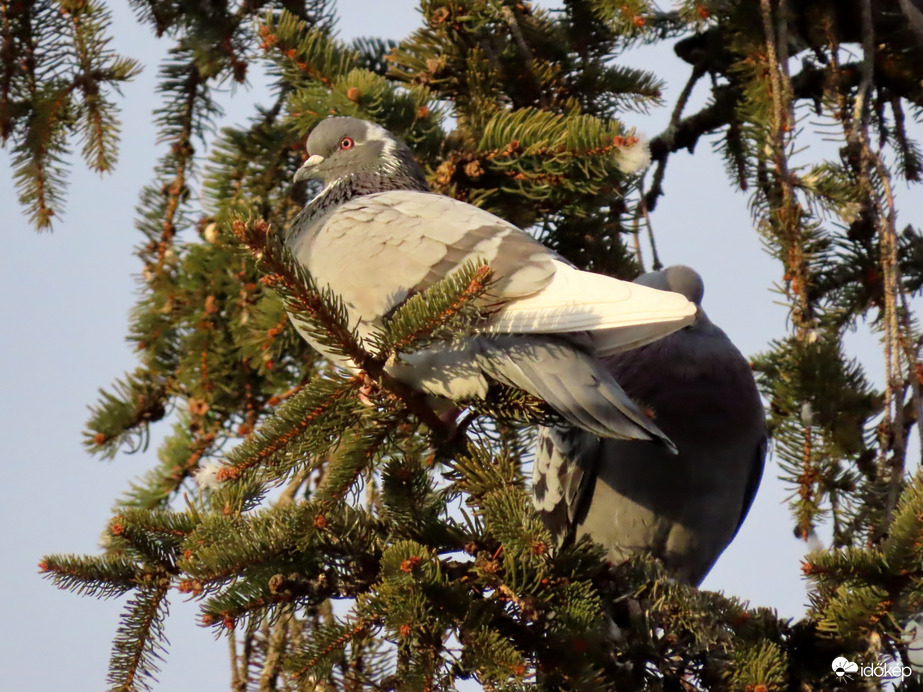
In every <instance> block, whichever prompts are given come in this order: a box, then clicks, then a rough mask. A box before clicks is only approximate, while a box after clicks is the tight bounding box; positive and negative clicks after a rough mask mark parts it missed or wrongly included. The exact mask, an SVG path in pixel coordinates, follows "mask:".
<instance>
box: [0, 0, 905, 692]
mask: <svg viewBox="0 0 923 692" xmlns="http://www.w3.org/2000/svg"><path fill="white" fill-rule="evenodd" d="M113 5H118V7H114V8H113V11H114V12H115V17H116V26H115V31H114V34H115V41H114V46H115V48H116V49H117V50H118V51H119V52H121V53H123V54H126V55H129V56H132V57H135V58H138V59H139V60H140V61H141V62H142V63H143V64H144V65H145V66H146V67H145V70H144V72H143V73H142V75H141V76H140V77H138V78H137V79H136V80H135V81H134V82H133V83H131V84H129V85H127V86H126V87H125V88H124V99H123V100H122V101H121V107H122V109H123V110H122V122H123V140H122V149H121V156H120V160H119V164H118V167H117V170H116V173H115V174H114V175H109V176H105V177H103V178H99V177H98V176H96V175H95V174H91V173H88V172H87V171H85V170H83V169H82V168H81V166H80V164H77V165H75V167H74V171H73V174H72V176H71V185H70V190H69V193H68V203H67V211H66V214H65V215H64V216H63V217H62V218H59V219H58V220H57V222H56V225H55V232H54V233H53V234H42V235H38V234H36V233H34V232H33V231H32V230H31V229H30V228H29V226H28V223H27V221H26V219H25V217H24V216H22V215H21V214H19V212H18V208H17V207H18V205H17V203H16V198H15V194H14V192H13V185H12V182H11V177H10V172H9V158H8V155H7V154H6V152H0V209H2V210H3V211H4V218H5V219H6V220H7V230H6V231H5V232H4V237H5V238H6V241H5V242H6V243H7V246H6V247H7V250H6V251H5V252H4V253H3V259H2V262H0V267H2V271H0V291H2V295H3V296H4V298H3V300H2V301H0V316H2V321H3V324H4V334H5V338H4V339H3V340H2V342H0V362H3V363H4V364H5V366H6V375H5V377H4V396H3V397H2V398H0V458H2V459H3V463H4V468H5V474H4V480H5V483H6V488H7V490H6V493H5V495H6V497H5V498H4V502H3V503H2V504H0V521H2V525H3V526H4V527H5V530H4V531H3V532H2V536H0V551H2V552H0V554H2V555H4V568H3V570H2V572H0V586H2V588H0V621H2V622H3V623H4V624H5V626H6V630H7V637H6V641H5V643H4V645H3V646H2V647H0V670H2V671H3V674H2V678H3V680H2V687H3V688H4V689H9V690H17V691H23V692H51V691H52V690H61V689H66V690H70V691H72V692H82V691H83V690H86V691H90V690H94V691H96V690H99V689H102V688H103V683H104V680H105V675H106V666H107V662H108V656H109V648H110V642H111V639H112V636H113V635H114V633H115V629H116V624H117V618H118V613H119V612H120V610H121V608H122V605H123V603H122V602H121V601H109V602H99V601H96V600H94V599H88V598H82V597H79V596H76V595H74V594H70V593H65V592H59V591H57V590H56V589H54V588H53V587H52V586H51V585H50V584H49V583H47V582H45V581H43V580H42V579H41V578H40V577H39V576H38V573H37V567H36V565H37V563H38V561H39V559H40V558H41V556H42V555H43V554H45V553H66V552H73V553H92V552H96V551H97V541H98V536H99V534H100V532H101V531H102V529H103V527H104V526H105V523H106V521H107V519H108V518H109V517H110V510H111V507H112V504H113V502H114V500H115V499H116V498H117V497H118V496H119V495H120V494H121V492H122V491H123V490H124V489H125V488H127V486H128V483H129V481H130V480H131V479H133V478H135V477H136V476H138V475H140V474H141V473H143V471H144V470H145V469H146V468H147V467H148V466H149V465H150V461H151V459H153V458H154V456H153V455H154V454H155V451H156V444H152V446H151V449H150V450H149V451H148V452H146V453H139V454H136V455H133V456H125V455H122V456H119V457H118V458H117V459H116V460H115V461H112V462H101V461H98V460H96V459H94V458H91V457H90V456H88V455H87V454H86V453H85V452H84V451H83V447H82V444H81V441H82V435H81V431H82V429H83V425H84V423H85V421H86V418H87V413H88V412H87V406H88V405H89V404H92V403H93V402H95V400H96V399H97V388H99V387H107V386H109V384H110V383H111V382H112V380H113V379H114V378H116V377H119V376H121V375H122V374H123V373H124V372H125V371H127V370H131V369H133V368H134V367H135V364H136V363H135V357H134V355H133V354H132V352H131V351H130V349H129V347H128V345H127V344H126V342H125V334H126V332H127V325H128V319H127V317H128V312H129V310H130V308H131V306H132V305H133V303H134V301H135V298H136V290H137V285H136V280H135V275H136V274H137V272H138V271H139V269H140V263H139V261H138V260H137V259H136V258H135V257H134V256H133V254H132V251H133V247H134V246H135V245H136V244H137V243H139V242H140V239H141V235H140V233H138V232H137V231H136V230H135V229H134V226H133V218H134V207H135V204H136V201H137V195H138V192H139V191H140V189H141V187H142V186H143V185H144V184H145V183H147V182H149V180H150V179H151V176H152V170H153V167H154V164H155V162H156V160H157V158H158V156H159V155H160V151H161V150H160V148H158V146H157V145H156V132H155V130H154V128H153V124H152V115H151V113H152V110H153V109H154V108H155V107H156V106H157V101H156V96H155V94H154V85H155V78H156V72H157V64H158V62H159V60H160V58H161V57H162V55H163V53H164V51H165V50H166V49H167V48H168V43H167V42H166V41H158V40H157V39H155V38H154V37H153V36H152V35H150V33H149V31H148V30H147V29H146V28H139V27H137V25H135V24H134V20H133V18H132V17H131V15H130V14H129V13H128V11H127V10H126V9H125V8H124V5H122V4H121V3H113ZM382 6H383V3H378V2H374V1H372V0H342V1H341V2H340V3H339V7H340V17H341V19H340V24H339V27H340V33H341V36H342V37H343V38H347V39H350V38H352V37H355V36H362V35H379V36H385V37H391V38H395V39H398V38H401V37H403V36H405V35H406V34H407V33H409V31H410V30H412V29H413V28H414V27H415V26H416V25H417V24H418V19H419V14H418V13H417V11H416V10H415V4H414V3H413V2H411V1H410V0H401V1H397V0H394V1H392V2H389V3H387V6H388V10H387V12H382V10H381V7H382ZM624 62H627V63H629V64H633V65H635V66H638V67H644V68H646V69H650V70H652V71H654V72H655V73H657V74H659V75H661V76H662V77H664V78H666V79H668V80H669V89H668V92H667V103H668V104H670V103H672V101H673V100H674V99H675V97H676V95H677V94H678V92H679V90H680V89H681V88H682V85H683V81H684V79H685V77H686V74H687V72H686V66H685V65H684V64H683V63H681V62H679V61H678V59H676V58H675V57H674V56H673V53H672V50H671V48H670V47H669V46H667V45H664V46H660V47H658V48H656V49H644V50H641V51H636V52H634V53H633V54H631V55H630V56H628V57H627V58H626V59H625V60H624ZM699 96H701V94H699ZM260 97H261V92H260V90H253V91H250V92H245V91H241V90H238V91H237V93H235V94H230V93H229V94H226V95H225V97H224V98H223V103H224V105H225V107H226V109H227V111H228V112H227V119H228V121H229V122H239V121H241V120H242V119H243V118H245V117H246V116H247V115H249V114H250V112H251V108H252V104H253V103H254V101H255V100H259V99H260ZM698 102H699V103H700V102H701V100H700V101H698ZM695 103H697V102H694V103H693V106H695ZM668 118H669V109H668V108H667V107H665V108H662V109H658V110H657V111H655V112H653V113H651V114H650V115H637V116H635V115H632V114H629V115H627V116H626V118H625V122H626V123H627V124H628V125H634V126H637V127H638V128H639V130H641V131H642V132H646V133H647V134H649V135H654V134H657V133H658V132H660V131H661V130H662V129H663V127H664V125H665V124H666V122H667V121H668ZM811 146H812V147H814V149H809V154H810V151H814V150H815V149H816V148H817V147H823V146H824V145H823V144H822V143H821V142H820V140H819V139H817V140H816V142H815V143H814V144H812V145H811ZM666 192H667V195H666V197H665V198H663V199H662V200H661V202H660V205H659V206H658V209H657V211H656V212H655V213H654V214H653V223H654V228H655V232H656V237H657V242H658V248H659V251H660V255H661V259H662V260H663V261H664V262H665V263H666V264H678V263H683V264H689V265H691V266H693V267H695V268H696V269H698V270H699V272H700V273H701V274H702V275H703V277H704V279H705V284H706V295H705V301H704V304H705V308H706V310H707V311H708V313H709V315H710V317H711V319H712V320H713V321H714V322H716V323H717V324H719V325H720V326H721V327H722V328H723V329H724V330H725V331H726V332H727V333H728V334H729V335H730V337H731V338H732V339H733V340H734V341H735V343H737V345H738V346H739V347H740V349H741V351H743V352H744V354H748V355H750V354H754V353H756V352H759V351H761V350H763V349H764V348H765V346H766V344H767V343H768V341H769V340H770V339H772V338H778V337H781V336H783V335H784V334H785V330H786V324H785V309H784V308H783V307H782V306H781V305H779V304H777V302H776V301H777V299H778V296H777V295H776V294H775V293H773V292H771V291H770V288H771V286H772V285H773V283H774V282H776V281H778V280H779V279H780V276H781V273H782V271H781V267H780V266H779V265H778V264H777V263H776V262H774V261H773V260H772V259H771V258H770V257H769V256H768V255H767V254H765V252H764V251H763V250H762V248H761V244H760V240H759V238H758V236H757V235H756V233H755V232H754V231H753V229H752V224H751V220H750V217H749V213H748V210H747V201H748V198H747V196H746V195H745V194H741V193H735V192H734V191H733V190H732V188H731V185H730V183H729V182H728V180H727V178H726V176H725V174H724V171H723V166H722V162H721V160H720V158H719V157H717V156H716V155H714V154H713V153H711V152H710V143H709V142H708V141H702V142H700V144H699V148H698V151H697V154H696V156H695V157H692V156H689V155H687V154H685V153H682V154H678V155H676V156H675V157H674V159H672V160H671V164H670V168H669V171H668V175H667V179H666ZM905 201H906V200H905ZM899 208H900V209H901V215H900V217H899V226H900V227H902V226H903V225H904V224H906V223H914V224H915V225H916V226H917V227H919V226H921V225H923V201H920V200H917V201H916V202H914V203H913V205H912V206H911V205H909V204H903V205H901V204H900V200H899ZM648 261H649V260H648ZM850 343H851V344H852V345H853V346H854V347H855V354H856V355H858V356H859V357H860V358H862V359H863V360H865V361H867V363H868V368H869V371H870V373H871V374H872V375H873V376H876V377H880V373H881V372H882V367H881V366H880V361H881V358H882V356H881V355H880V351H879V349H878V347H877V341H876V338H875V337H874V336H869V335H867V334H864V333H859V334H856V335H855V336H853V337H851V338H850ZM154 442H155V443H156V436H155V440H154ZM777 473H778V472H777V470H776V468H775V464H774V461H773V460H771V459H770V462H769V464H768V466H767V471H766V474H765V476H764V480H763V485H762V487H761V489H760V492H759V493H758V495H757V498H756V503H755V505H754V507H753V509H752V510H751V512H750V516H749V518H748V519H747V522H746V523H745V525H744V527H743V529H742V531H741V532H740V534H739V535H738V537H737V539H736V541H735V542H734V543H733V544H732V545H731V547H730V548H729V549H728V550H727V551H726V552H725V554H724V556H723V557H722V558H721V560H720V561H719V562H718V565H717V566H716V567H715V569H714V570H713V571H712V573H711V574H710V575H709V577H708V578H707V580H706V582H705V584H704V585H703V587H704V588H708V589H717V590H722V591H725V592H726V593H728V594H733V595H736V596H740V597H742V598H745V599H749V600H750V601H751V603H752V604H753V605H765V606H773V607H775V608H777V609H778V610H779V612H780V614H781V615H784V616H789V617H795V616H798V615H800V614H801V613H802V612H803V608H804V603H805V601H806V597H805V593H804V587H803V584H802V581H801V577H800V568H799V560H800V559H801V557H802V555H803V552H804V546H803V544H801V543H800V542H798V541H797V540H795V539H794V538H793V535H792V521H791V519H790V518H789V516H788V512H787V509H786V508H785V506H784V498H785V496H786V490H785V488H784V487H783V486H782V484H781V483H780V482H779V481H778V480H777V479H776V475H777ZM195 620H196V610H195V604H190V603H184V602H182V601H181V600H176V601H175V602H174V603H173V605H172V607H171V617H170V619H169V621H168V623H167V630H166V631H167V635H168V637H169V638H170V640H171V646H170V654H169V657H168V659H167V661H166V663H165V665H164V666H163V672H162V674H161V675H160V681H161V684H160V685H159V686H158V687H157V689H161V690H170V691H171V692H186V691H188V692H192V691H194V690H195V691H201V690H226V689H228V680H229V668H228V663H227V645H226V642H225V641H223V640H219V641H215V640H214V637H213V634H212V632H211V631H210V630H207V629H202V628H200V627H198V626H197V625H196V624H195Z"/></svg>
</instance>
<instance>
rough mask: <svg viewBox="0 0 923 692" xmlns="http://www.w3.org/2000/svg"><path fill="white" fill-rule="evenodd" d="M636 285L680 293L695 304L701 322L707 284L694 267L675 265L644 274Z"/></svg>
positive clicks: (697, 317)
mask: <svg viewBox="0 0 923 692" xmlns="http://www.w3.org/2000/svg"><path fill="white" fill-rule="evenodd" d="M635 283H637V284H641V285H643V286H647V287H648V288H656V289H659V290H661V291H672V292H673V293H679V294H680V295H681V296H684V297H685V298H686V300H688V301H689V302H690V303H694V304H695V306H696V315H695V317H696V321H699V320H700V319H701V318H702V317H703V315H704V312H703V311H702V297H703V296H704V295H705V283H704V282H703V281H702V277H701V276H699V273H698V272H697V271H696V270H695V269H693V268H692V267H687V266H685V265H683V264H675V265H673V266H672V267H667V268H666V269H661V270H660V271H656V272H648V273H647V274H642V275H641V276H639V277H638V278H637V279H635Z"/></svg>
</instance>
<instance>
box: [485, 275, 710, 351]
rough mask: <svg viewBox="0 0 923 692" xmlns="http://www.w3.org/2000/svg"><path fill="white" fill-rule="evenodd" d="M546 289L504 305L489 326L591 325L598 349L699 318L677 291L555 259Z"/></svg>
mask: <svg viewBox="0 0 923 692" xmlns="http://www.w3.org/2000/svg"><path fill="white" fill-rule="evenodd" d="M552 261H553V263H554V266H555V270H556V271H555V274H554V276H553V278H552V280H551V283H549V284H548V285H547V286H546V287H545V288H544V289H542V290H541V291H538V292H537V293H534V294H532V295H531V296H527V297H525V298H519V299H517V300H512V301H510V302H509V303H507V304H506V305H504V306H503V307H502V308H501V309H500V310H498V311H497V313H496V314H495V315H494V317H493V319H492V320H491V324H490V326H489V327H488V328H487V329H486V330H485V331H488V332H494V333H521V334H542V333H544V334H549V333H561V332H580V331H589V332H591V334H592V336H593V340H594V342H595V343H596V346H597V350H598V352H599V355H607V354H609V353H614V352H616V351H619V350H625V349H628V348H635V347H637V346H641V345H643V344H646V343H649V342H651V341H654V340H656V339H659V338H660V337H663V336H666V335H667V334H670V333H672V332H675V331H676V330H678V329H681V328H682V327H685V326H686V325H687V324H691V323H692V321H693V320H694V319H695V313H696V306H695V305H694V304H693V303H690V302H689V301H688V300H686V299H685V298H684V297H683V296H681V295H679V294H678V293H672V292H669V291H658V290H657V289H653V288H648V287H646V286H640V285H638V284H634V283H629V282H627V281H619V280H618V279H613V278H612V277H609V276H604V275H602V274H593V273H591V272H584V271H580V270H579V269H575V268H574V267H571V266H569V265H568V264H565V263H564V262H560V261H558V260H552Z"/></svg>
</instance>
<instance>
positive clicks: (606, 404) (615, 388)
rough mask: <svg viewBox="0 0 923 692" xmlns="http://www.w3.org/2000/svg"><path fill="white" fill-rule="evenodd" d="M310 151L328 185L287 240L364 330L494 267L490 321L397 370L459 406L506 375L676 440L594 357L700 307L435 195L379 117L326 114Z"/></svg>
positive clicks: (633, 432)
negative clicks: (577, 259)
mask: <svg viewBox="0 0 923 692" xmlns="http://www.w3.org/2000/svg"><path fill="white" fill-rule="evenodd" d="M307 150H308V153H309V156H308V158H307V160H306V161H305V162H304V164H303V165H302V166H301V168H299V169H298V172H297V173H296V174H295V181H296V182H297V181H299V180H305V179H314V180H320V181H321V182H322V183H323V189H322V190H321V192H320V193H319V194H318V195H317V196H316V197H315V198H314V199H313V200H311V202H309V203H308V204H307V205H306V206H305V208H304V209H303V210H302V211H301V212H300V214H299V215H298V216H297V218H296V219H295V221H294V223H293V224H292V227H291V228H290V230H289V232H288V234H287V235H286V243H287V245H288V246H289V247H290V249H291V250H292V252H293V253H294V255H295V257H296V258H297V259H298V261H300V262H301V263H302V264H303V265H304V267H305V268H307V270H308V271H309V272H310V274H311V275H312V276H313V277H314V279H315V281H316V282H317V283H318V285H320V286H324V285H328V286H329V287H330V288H331V290H333V291H334V292H335V293H337V294H339V296H340V297H341V298H342V299H343V301H344V303H345V305H346V308H347V312H348V318H349V322H350V327H353V328H355V329H356V332H357V334H358V336H359V337H360V339H363V340H365V339H368V337H369V336H370V335H371V334H373V333H374V332H375V331H376V330H377V329H380V328H381V327H382V325H383V324H384V321H385V320H386V319H387V316H388V315H389V314H390V313H391V312H392V311H393V310H394V309H395V308H396V307H398V306H400V305H401V303H403V302H404V301H405V300H406V299H407V298H409V297H410V296H411V295H413V294H414V293H417V292H419V291H422V290H424V289H426V288H428V287H429V286H432V285H433V284H435V283H436V282H438V281H440V280H441V279H443V278H445V277H446V276H448V275H449V274H451V273H452V272H453V271H454V270H456V269H458V268H460V267H462V266H463V265H464V264H465V263H466V262H468V261H469V260H472V259H476V258H480V259H482V260H484V261H486V262H488V263H489V264H490V265H491V267H492V269H493V278H494V280H495V283H494V284H493V285H492V286H491V289H490V295H489V297H488V300H487V302H486V304H485V308H487V307H489V308H490V314H489V316H488V317H486V318H485V321H484V323H483V325H481V326H480V327H479V328H478V329H477V330H474V331H473V332H472V333H470V334H467V335H465V336H463V337H459V338H457V339H453V340H451V341H445V342H442V343H438V344H436V345H435V346H433V347H430V348H427V349H426V350H422V351H416V352H413V353H410V354H400V356H399V357H398V358H392V359H390V362H389V364H388V370H389V372H390V373H391V374H392V375H394V376H395V377H397V378H398V379H400V380H401V381H403V382H405V383H407V384H409V385H410V386H412V387H414V388H416V389H418V390H420V391H423V392H425V393H427V394H429V395H433V396H436V397H443V398H446V399H450V400H454V401H457V400H460V399H466V398H470V397H475V396H480V397H483V396H485V395H486V394H487V389H488V386H489V383H490V381H497V382H500V383H503V384H507V385H512V386H514V387H518V388H519V389H522V390H524V391H526V392H528V393H530V394H532V395H534V396H536V397H539V398H541V399H543V400H544V401H546V402H547V403H548V404H549V405H550V406H551V407H552V408H553V409H555V410H556V411H557V412H558V413H559V414H560V415H561V416H563V417H564V418H565V419H566V420H567V421H568V422H569V423H570V424H572V425H575V426H577V427H579V428H581V429H583V430H588V431H592V432H594V433H595V434H597V435H601V436H604V437H620V438H630V439H634V438H639V439H660V440H661V441H662V442H663V443H665V444H667V445H669V444H670V443H669V441H668V440H667V439H666V437H665V436H664V435H663V433H661V432H660V430H659V429H658V428H657V426H656V425H655V424H653V423H652V422H651V421H650V420H649V419H648V417H647V416H645V415H644V413H642V412H641V411H640V410H639V409H638V408H637V406H635V404H634V403H633V402H632V401H631V400H630V399H629V398H628V397H627V396H625V393H624V392H623V391H622V389H621V388H620V387H619V385H618V383H617V382H616V381H615V379H613V377H612V376H611V375H610V374H609V373H608V372H607V371H606V370H605V368H604V367H603V366H602V364H601V363H600V361H599V360H598V356H599V355H604V354H606V353H613V352H616V351H618V350H621V349H624V348H630V347H633V346H636V345H638V344H643V343H647V342H649V341H651V340H652V339H656V338H659V337H661V336H664V335H666V334H669V333H671V332H673V331H675V330H676V329H679V328H681V327H683V326H684V325H686V324H689V323H690V322H691V321H692V319H693V318H694V314H695V306H694V305H692V304H691V303H689V302H688V301H687V300H686V299H685V298H683V297H682V296H678V295H675V294H672V293H669V292H665V291H659V290H655V289H651V288H645V287H642V286H638V285H636V284H631V283H628V282H624V281H618V280H616V279H612V278H610V277H606V276H602V275H599V274H592V273H588V272H582V271H579V270H577V269H575V268H573V267H572V266H571V265H570V264H568V263H567V262H565V261H564V260H563V259H561V258H560V257H558V256H557V255H555V254H554V253H553V252H551V251H550V250H549V249H548V248H546V247H545V246H544V245H542V244H541V243H539V242H538V241H536V240H534V239H533V238H532V237H530V236H529V235H528V234H526V233H524V232H522V231H521V230H519V229H518V228H516V227H515V226H512V225H511V224H509V223H507V222H506V221H504V220H502V219H500V218H499V217H497V216H494V215H493V214H490V213H488V212H486V211H484V210H482V209H479V208H478V207H475V206H472V205H470V204H466V203H464V202H460V201H458V200H455V199H452V198H450V197H446V196H443V195H436V194H432V193H430V192H429V191H428V189H427V184H426V179H425V177H424V175H423V171H422V170H421V168H420V167H419V165H418V164H417V163H416V162H415V160H414V158H413V155H412V153H411V151H410V149H409V148H408V147H407V146H406V145H405V144H404V143H403V142H400V141H399V140H397V139H396V138H394V137H393V136H392V135H391V134H390V133H389V132H388V131H387V130H385V129H384V128H382V127H380V126H378V125H375V124H372V123H368V122H365V121H362V120H357V119H355V118H346V117H336V118H327V119H326V120H324V121H322V122H321V123H320V124H319V125H318V126H317V127H316V128H315V129H314V130H313V132H312V133H311V135H310V136H309V137H308V141H307ZM296 327H298V325H297V324H296ZM302 335H303V336H304V337H305V339H307V340H308V341H309V343H311V344H312V345H313V346H314V347H315V348H316V349H317V350H318V351H320V352H321V353H322V354H324V355H325V356H327V357H328V358H330V359H332V360H334V361H338V362H339V364H340V365H342V366H343V367H346V368H350V369H355V365H354V364H353V363H351V362H349V361H347V360H343V359H342V357H339V358H338V356H337V355H336V354H335V353H332V352H330V351H329V349H325V347H324V346H323V345H322V344H318V343H316V341H313V340H312V339H311V337H310V335H309V334H307V333H305V332H304V331H302Z"/></svg>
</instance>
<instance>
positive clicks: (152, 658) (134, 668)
mask: <svg viewBox="0 0 923 692" xmlns="http://www.w3.org/2000/svg"><path fill="white" fill-rule="evenodd" d="M168 592H169V584H167V583H164V584H162V585H159V586H153V587H146V588H143V589H140V590H139V591H138V592H137V594H136V595H135V596H134V597H133V598H132V599H131V600H130V601H129V602H128V605H127V607H126V609H125V611H124V613H123V615H122V618H121V622H120V624H119V628H118V630H117V632H116V635H115V640H114V641H113V648H112V657H111V658H110V660H109V676H108V678H107V683H108V684H109V685H110V686H111V689H112V690H118V691H119V692H135V691H136V690H151V689H152V683H153V682H155V681H156V677H155V676H156V674H157V673H158V672H159V670H160V669H159V667H158V665H157V661H158V660H162V658H163V654H164V653H166V647H165V642H166V638H165V637H164V633H163V624H164V621H165V620H166V617H167V614H168V604H167V593H168Z"/></svg>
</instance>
